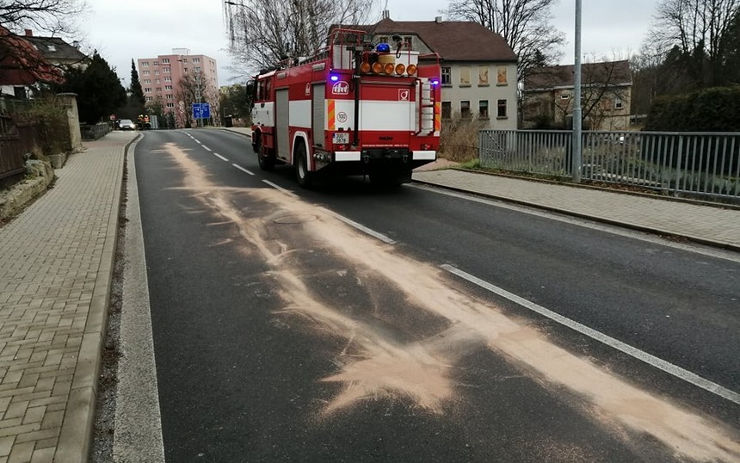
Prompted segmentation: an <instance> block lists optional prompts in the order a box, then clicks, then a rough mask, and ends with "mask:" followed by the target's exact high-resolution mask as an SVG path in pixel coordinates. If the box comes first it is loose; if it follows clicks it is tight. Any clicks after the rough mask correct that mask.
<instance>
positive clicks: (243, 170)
mask: <svg viewBox="0 0 740 463" xmlns="http://www.w3.org/2000/svg"><path fill="white" fill-rule="evenodd" d="M213 154H216V153H213ZM216 156H218V157H220V158H221V159H223V160H224V161H228V159H226V158H225V157H223V156H220V155H218V154H216ZM231 165H232V166H234V167H236V168H237V169H239V170H241V171H242V172H245V173H247V174H249V175H254V172H252V171H249V170H247V169H245V168H244V167H242V166H240V165H239V164H234V163H233V162H232V163H231Z"/></svg>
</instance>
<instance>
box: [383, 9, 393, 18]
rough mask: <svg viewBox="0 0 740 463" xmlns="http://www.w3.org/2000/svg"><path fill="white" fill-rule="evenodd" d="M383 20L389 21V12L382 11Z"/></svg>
mask: <svg viewBox="0 0 740 463" xmlns="http://www.w3.org/2000/svg"><path fill="white" fill-rule="evenodd" d="M383 19H391V12H390V10H383Z"/></svg>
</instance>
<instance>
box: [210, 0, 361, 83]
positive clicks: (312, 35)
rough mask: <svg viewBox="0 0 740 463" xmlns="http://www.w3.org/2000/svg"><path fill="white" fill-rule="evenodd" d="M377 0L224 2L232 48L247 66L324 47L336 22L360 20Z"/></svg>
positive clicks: (267, 64)
mask: <svg viewBox="0 0 740 463" xmlns="http://www.w3.org/2000/svg"><path fill="white" fill-rule="evenodd" d="M374 3H375V0H345V1H342V2H337V1H333V0H288V1H285V2H269V1H258V0H236V1H226V2H224V16H225V19H226V22H227V25H228V29H229V43H230V51H231V53H232V56H233V57H234V58H235V60H237V61H239V62H241V63H246V64H247V69H249V70H252V71H253V70H256V69H259V68H266V67H272V66H274V65H276V64H277V63H278V62H280V61H281V60H284V59H286V58H295V57H300V56H309V55H312V54H313V53H315V52H316V51H317V50H318V49H319V48H321V47H322V46H323V45H324V44H325V42H326V38H327V34H328V32H329V28H330V27H331V25H332V24H359V23H361V22H363V21H364V20H365V19H366V18H367V17H368V15H369V14H370V12H371V11H372V9H373V5H374Z"/></svg>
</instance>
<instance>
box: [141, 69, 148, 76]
mask: <svg viewBox="0 0 740 463" xmlns="http://www.w3.org/2000/svg"><path fill="white" fill-rule="evenodd" d="M141 73H142V74H144V75H145V76H148V75H149V71H148V70H146V71H141Z"/></svg>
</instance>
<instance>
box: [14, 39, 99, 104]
mask: <svg viewBox="0 0 740 463" xmlns="http://www.w3.org/2000/svg"><path fill="white" fill-rule="evenodd" d="M86 60H87V56H85V55H84V54H83V53H82V52H80V51H79V50H78V49H77V48H76V47H73V46H72V45H69V44H68V43H66V42H65V41H64V40H62V39H60V38H58V37H34V36H33V33H32V32H31V30H29V29H26V31H25V35H16V34H14V33H13V32H11V31H9V30H8V29H6V28H3V27H0V93H1V94H3V95H11V96H15V97H20V98H25V97H27V96H28V90H29V88H30V87H33V86H36V85H38V84H43V83H62V82H64V71H63V69H62V66H67V65H84V63H85V62H86Z"/></svg>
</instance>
